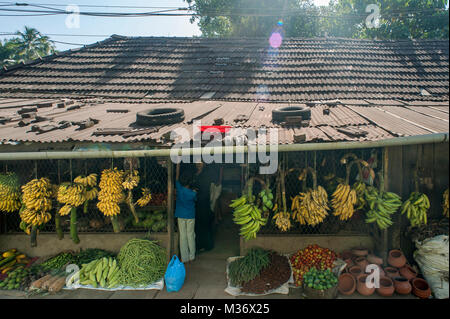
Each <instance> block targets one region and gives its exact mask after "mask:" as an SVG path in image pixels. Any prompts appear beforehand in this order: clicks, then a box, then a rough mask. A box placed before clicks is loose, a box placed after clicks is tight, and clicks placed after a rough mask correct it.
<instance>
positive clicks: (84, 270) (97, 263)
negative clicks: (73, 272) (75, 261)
mask: <svg viewBox="0 0 450 319" xmlns="http://www.w3.org/2000/svg"><path fill="white" fill-rule="evenodd" d="M119 278H120V268H119V265H118V263H117V260H116V259H115V258H112V257H109V258H108V257H103V258H99V259H96V260H94V261H91V262H90V263H89V264H83V265H82V267H81V270H80V284H82V285H92V286H93V287H94V288H97V287H102V288H114V287H116V286H118V285H119Z"/></svg>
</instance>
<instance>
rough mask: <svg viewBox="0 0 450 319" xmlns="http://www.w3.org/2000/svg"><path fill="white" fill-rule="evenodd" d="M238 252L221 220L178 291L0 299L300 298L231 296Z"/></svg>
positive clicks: (231, 228)
mask: <svg viewBox="0 0 450 319" xmlns="http://www.w3.org/2000/svg"><path fill="white" fill-rule="evenodd" d="M238 255H239V237H238V229H237V228H236V227H235V225H234V224H233V222H232V221H231V220H227V221H224V222H223V223H222V224H221V227H220V230H219V231H218V232H217V235H216V245H215V248H214V249H213V250H211V251H209V252H204V253H201V254H199V255H198V256H197V258H196V260H195V261H194V262H192V263H191V264H188V265H186V278H185V282H184V285H183V287H182V289H181V290H180V291H178V292H170V293H169V292H167V290H166V289H164V290H148V291H116V292H105V291H97V290H90V289H77V290H64V291H62V292H60V293H58V294H54V295H52V294H48V295H39V296H29V297H27V294H26V293H24V292H21V291H5V290H3V291H0V299H26V298H31V299H302V298H303V297H302V291H301V289H299V288H293V289H290V291H289V294H288V295H281V294H272V295H267V296H259V297H247V296H239V297H234V296H231V295H229V294H227V293H226V292H225V291H224V290H225V288H226V287H227V282H226V274H225V269H226V260H227V258H228V257H231V256H238ZM368 298H369V299H370V298H372V299H373V298H375V299H382V297H380V296H378V295H377V294H373V295H372V296H370V297H364V296H361V295H359V294H358V293H357V292H356V293H354V294H353V295H352V296H349V297H347V296H341V295H340V296H338V299H368ZM392 298H401V299H411V298H414V296H412V295H409V296H399V295H394V296H393V297H392Z"/></svg>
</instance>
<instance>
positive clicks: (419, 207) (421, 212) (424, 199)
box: [401, 192, 430, 227]
mask: <svg viewBox="0 0 450 319" xmlns="http://www.w3.org/2000/svg"><path fill="white" fill-rule="evenodd" d="M429 208H430V200H429V199H428V196H427V195H425V194H423V193H419V192H412V193H411V195H410V196H409V198H408V200H407V201H406V202H404V203H403V206H402V209H401V212H402V215H404V214H405V213H406V216H407V217H408V219H409V221H410V223H411V226H412V227H419V226H422V225H426V224H427V211H428V209H429Z"/></svg>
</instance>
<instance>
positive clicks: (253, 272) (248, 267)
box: [228, 248, 270, 286]
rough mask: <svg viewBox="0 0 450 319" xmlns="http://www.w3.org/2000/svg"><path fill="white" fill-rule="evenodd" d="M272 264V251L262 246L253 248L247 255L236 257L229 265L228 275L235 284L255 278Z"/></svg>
mask: <svg viewBox="0 0 450 319" xmlns="http://www.w3.org/2000/svg"><path fill="white" fill-rule="evenodd" d="M269 264H270V252H269V251H267V250H264V249H262V248H252V249H250V250H249V251H248V253H247V255H245V256H244V257H242V258H239V259H236V260H235V261H233V262H232V263H230V265H229V266H228V277H229V278H230V282H231V284H232V285H233V286H241V285H242V284H243V283H245V282H248V281H250V280H253V279H255V278H256V276H258V275H259V274H260V272H261V270H262V269H264V268H265V267H267V266H268V265H269Z"/></svg>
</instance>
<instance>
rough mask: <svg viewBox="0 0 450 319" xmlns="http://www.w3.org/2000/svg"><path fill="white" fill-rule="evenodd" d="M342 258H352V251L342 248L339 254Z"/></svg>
mask: <svg viewBox="0 0 450 319" xmlns="http://www.w3.org/2000/svg"><path fill="white" fill-rule="evenodd" d="M341 256H342V259H343V260H347V259H352V257H353V253H352V251H351V250H344V251H343V252H342V254H341Z"/></svg>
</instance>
